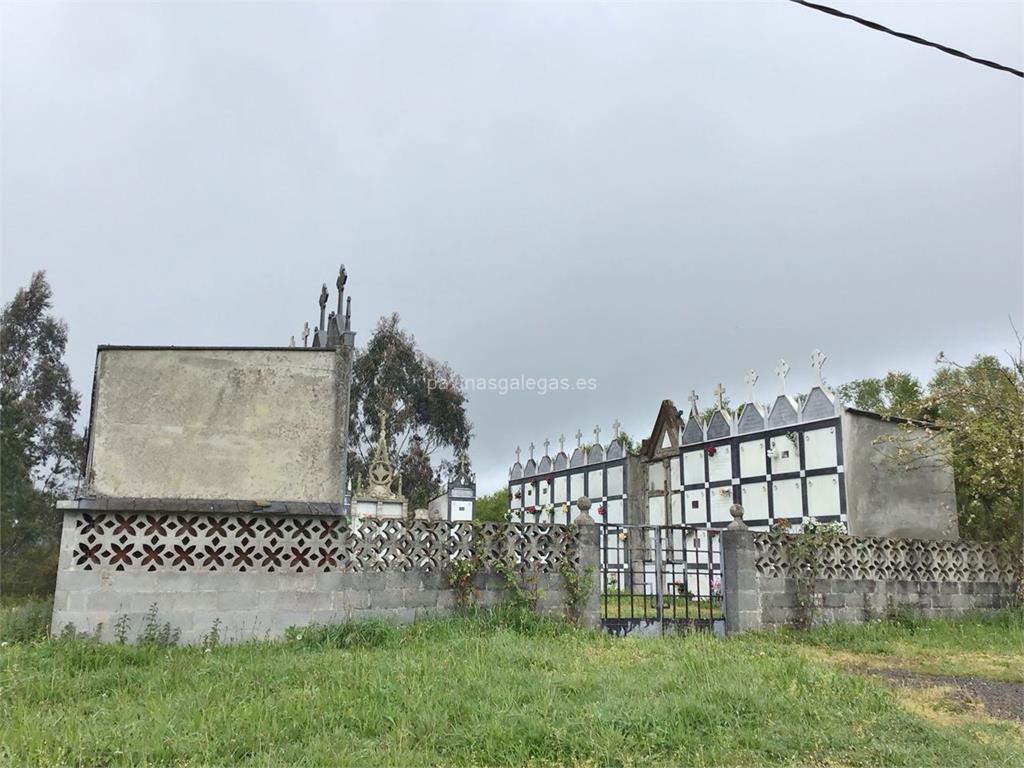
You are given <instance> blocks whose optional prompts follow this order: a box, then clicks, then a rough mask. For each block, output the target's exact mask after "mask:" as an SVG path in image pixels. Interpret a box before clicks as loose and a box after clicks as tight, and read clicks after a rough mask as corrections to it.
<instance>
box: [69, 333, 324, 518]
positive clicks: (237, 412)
mask: <svg viewBox="0 0 1024 768" xmlns="http://www.w3.org/2000/svg"><path fill="white" fill-rule="evenodd" d="M336 358H337V355H336V354H335V353H334V352H333V351H320V350H311V349H291V350H288V349H188V348H177V349H176V348H166V349H137V348H117V347H101V348H100V350H99V352H98V354H97V363H96V381H95V389H94V395H93V396H94V401H93V412H92V421H91V429H90V435H89V438H90V440H89V463H88V473H87V476H88V485H89V489H88V490H89V492H91V493H94V494H100V495H105V496H119V497H142V498H208V499H263V500H275V501H276V500H280V501H286V500H287V501H336V500H338V499H339V497H340V485H339V482H340V481H339V477H340V475H339V472H340V466H341V453H342V451H341V445H342V427H343V425H342V424H341V423H339V416H338V413H339V409H338V408H336V405H335V401H336V398H337V394H338V391H339V390H338V377H339V375H340V366H339V364H338V361H337V359H336Z"/></svg>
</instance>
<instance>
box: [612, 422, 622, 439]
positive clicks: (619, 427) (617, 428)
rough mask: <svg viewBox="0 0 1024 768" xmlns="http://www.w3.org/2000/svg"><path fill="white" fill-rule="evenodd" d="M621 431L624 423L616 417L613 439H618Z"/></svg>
mask: <svg viewBox="0 0 1024 768" xmlns="http://www.w3.org/2000/svg"><path fill="white" fill-rule="evenodd" d="M621 431H622V424H620V423H619V420H618V419H616V420H615V421H613V422H612V439H613V440H618V439H619V433H620V432H621Z"/></svg>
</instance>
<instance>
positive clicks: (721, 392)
mask: <svg viewBox="0 0 1024 768" xmlns="http://www.w3.org/2000/svg"><path fill="white" fill-rule="evenodd" d="M724 396H725V387H723V386H722V382H718V384H717V385H716V386H715V405H717V406H718V410H722V409H723V408H724V407H725V405H724V401H723V399H722V398H723V397H724Z"/></svg>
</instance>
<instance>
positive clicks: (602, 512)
mask: <svg viewBox="0 0 1024 768" xmlns="http://www.w3.org/2000/svg"><path fill="white" fill-rule="evenodd" d="M597 514H599V515H604V504H601V505H600V506H599V507H598V508H597Z"/></svg>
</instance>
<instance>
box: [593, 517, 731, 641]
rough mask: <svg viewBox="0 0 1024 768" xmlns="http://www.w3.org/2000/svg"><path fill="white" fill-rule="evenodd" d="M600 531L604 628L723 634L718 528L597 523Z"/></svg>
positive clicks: (618, 631)
mask: <svg viewBox="0 0 1024 768" xmlns="http://www.w3.org/2000/svg"><path fill="white" fill-rule="evenodd" d="M599 531H600V539H599V542H600V546H601V568H600V570H601V573H600V587H601V626H602V627H603V628H604V629H606V630H607V631H608V632H610V633H611V634H614V635H663V634H666V633H672V632H692V631H701V632H713V633H714V634H717V635H722V634H724V633H725V621H724V614H723V612H722V595H723V592H724V590H723V584H722V575H723V574H722V572H721V562H722V558H721V533H722V532H721V530H719V529H702V528H696V527H693V526H686V525H626V524H613V523H601V524H599Z"/></svg>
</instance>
